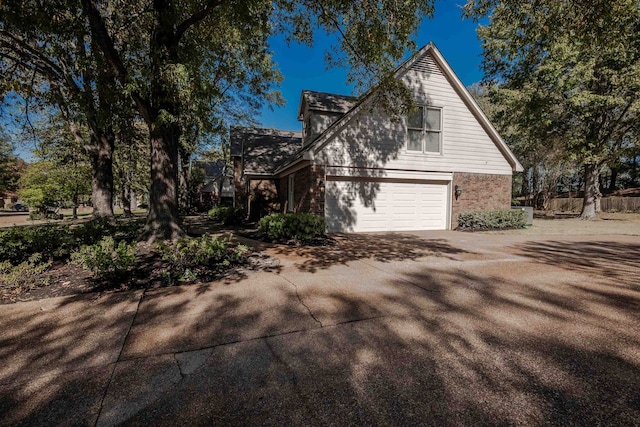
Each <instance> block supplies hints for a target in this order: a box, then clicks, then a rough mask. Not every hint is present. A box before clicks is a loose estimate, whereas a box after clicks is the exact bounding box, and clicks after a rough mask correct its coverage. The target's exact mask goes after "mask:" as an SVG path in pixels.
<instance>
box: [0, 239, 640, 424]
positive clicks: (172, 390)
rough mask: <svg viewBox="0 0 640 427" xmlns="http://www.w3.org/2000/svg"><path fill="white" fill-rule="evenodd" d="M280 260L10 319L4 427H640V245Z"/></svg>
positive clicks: (283, 254)
mask: <svg viewBox="0 0 640 427" xmlns="http://www.w3.org/2000/svg"><path fill="white" fill-rule="evenodd" d="M264 249H265V251H266V252H268V253H270V254H271V255H273V256H275V257H277V258H278V259H279V265H278V267H277V268H274V270H273V271H269V272H258V273H250V272H247V274H246V276H245V277H242V278H239V279H237V280H227V281H221V282H215V283H209V284H205V285H200V286H183V287H175V288H165V289H158V290H150V291H146V292H145V293H143V292H142V291H138V292H126V293H124V292H123V293H115V294H105V295H97V294H91V295H84V296H78V297H68V298H56V299H48V300H41V301H34V302H28V303H21V304H15V305H7V306H1V307H0V310H1V313H2V314H0V360H2V364H0V420H2V422H1V424H3V425H87V424H88V425H93V424H97V425H118V424H127V425H183V424H189V425H256V424H260V425H263V424H266V425H290V424H294V425H301V424H302V425H350V424H357V425H362V424H365V425H542V424H554V425H617V426H620V425H640V268H639V267H638V261H639V259H640V239H639V238H638V236H621V235H616V236H607V235H599V236H570V237H562V236H548V237H546V238H540V237H533V236H528V235H487V234H467V233H458V232H437V233H411V234H409V233H407V234H371V235H353V236H344V237H341V238H340V239H339V244H337V245H335V246H332V247H322V248H290V247H265V248H264Z"/></svg>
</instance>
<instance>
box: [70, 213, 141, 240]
mask: <svg viewBox="0 0 640 427" xmlns="http://www.w3.org/2000/svg"><path fill="white" fill-rule="evenodd" d="M144 221H145V220H144V219H119V220H113V219H109V218H96V219H93V220H91V221H87V222H83V223H82V224H78V225H77V226H75V227H73V228H72V229H71V233H72V236H73V239H74V241H75V242H76V244H77V245H78V246H81V245H93V244H96V243H97V242H99V241H100V240H101V239H102V238H103V237H105V236H111V237H113V238H114V240H115V241H116V242H119V241H121V240H124V241H126V242H132V241H134V240H136V239H137V237H138V236H139V235H140V233H141V232H142V227H143V224H144Z"/></svg>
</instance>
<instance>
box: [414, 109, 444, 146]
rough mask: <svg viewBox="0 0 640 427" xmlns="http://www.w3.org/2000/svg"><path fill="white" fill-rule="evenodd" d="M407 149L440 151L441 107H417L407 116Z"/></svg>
mask: <svg viewBox="0 0 640 427" xmlns="http://www.w3.org/2000/svg"><path fill="white" fill-rule="evenodd" d="M407 133H408V138H407V150H409V151H417V152H421V153H440V152H441V151H442V150H441V148H442V109H441V108H433V107H422V106H421V107H418V109H417V110H416V111H414V112H413V113H411V114H409V116H408V117H407Z"/></svg>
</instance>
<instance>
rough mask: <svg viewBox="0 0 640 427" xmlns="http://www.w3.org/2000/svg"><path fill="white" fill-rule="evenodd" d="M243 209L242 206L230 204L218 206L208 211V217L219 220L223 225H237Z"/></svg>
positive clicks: (242, 214)
mask: <svg viewBox="0 0 640 427" xmlns="http://www.w3.org/2000/svg"><path fill="white" fill-rule="evenodd" d="M243 217H244V211H243V210H242V208H234V207H231V206H218V207H215V208H212V209H211V210H210V211H209V218H211V219H212V220H214V221H220V222H222V223H223V224H224V225H238V224H241V223H242V219H243Z"/></svg>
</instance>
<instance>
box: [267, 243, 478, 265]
mask: <svg viewBox="0 0 640 427" xmlns="http://www.w3.org/2000/svg"><path fill="white" fill-rule="evenodd" d="M332 237H333V239H334V243H333V244H331V245H325V246H285V245H278V246H277V247H275V248H274V253H275V254H276V255H279V256H287V257H298V258H301V260H300V261H298V262H296V266H297V268H298V269H299V270H300V271H302V272H308V273H314V272H316V271H317V270H322V269H327V268H329V267H331V266H334V265H347V264H348V263H349V262H353V261H358V260H363V259H371V260H374V261H378V262H384V263H387V262H394V261H405V260H417V259H419V258H423V257H427V256H436V257H444V258H448V259H455V257H456V255H459V254H463V253H467V251H466V250H464V249H460V248H457V247H455V246H453V245H451V244H450V243H449V242H448V241H447V240H446V239H442V238H420V237H416V236H413V235H410V234H401V233H380V234H334V235H332Z"/></svg>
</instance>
